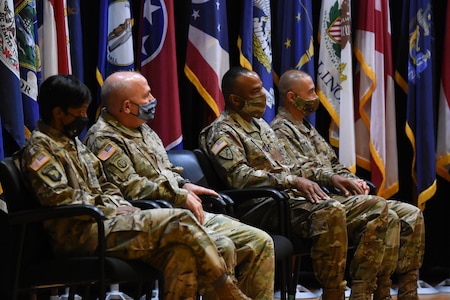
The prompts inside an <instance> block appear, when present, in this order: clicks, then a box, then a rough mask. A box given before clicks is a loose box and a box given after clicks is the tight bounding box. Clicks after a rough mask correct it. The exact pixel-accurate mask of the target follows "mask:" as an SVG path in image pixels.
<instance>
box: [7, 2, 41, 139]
mask: <svg viewBox="0 0 450 300" xmlns="http://www.w3.org/2000/svg"><path fill="white" fill-rule="evenodd" d="M14 4H15V7H16V10H15V19H16V30H17V33H16V34H17V46H18V48H19V49H20V51H19V53H18V57H19V63H20V80H21V88H22V89H21V90H22V101H23V114H24V124H25V132H26V136H28V135H29V134H30V133H31V131H33V130H34V129H35V128H36V121H37V120H38V119H39V107H38V104H37V95H38V89H39V85H40V84H41V82H42V75H41V66H40V61H41V60H40V57H39V42H38V23H37V10H36V1H30V0H28V1H25V0H15V1H14Z"/></svg>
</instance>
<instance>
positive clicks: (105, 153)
mask: <svg viewBox="0 0 450 300" xmlns="http://www.w3.org/2000/svg"><path fill="white" fill-rule="evenodd" d="M116 150H117V147H116V146H114V145H113V144H111V143H108V144H106V146H105V147H104V148H103V149H102V150H101V151H100V152H99V153H98V155H97V157H98V158H100V159H101V160H102V161H105V160H107V159H108V158H110V157H111V155H113V154H114V152H116Z"/></svg>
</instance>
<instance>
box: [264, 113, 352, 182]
mask: <svg viewBox="0 0 450 300" xmlns="http://www.w3.org/2000/svg"><path fill="white" fill-rule="evenodd" d="M270 126H271V127H272V128H273V130H274V131H275V133H276V135H277V137H278V138H279V139H280V141H281V142H282V143H283V144H284V146H285V148H286V150H287V151H288V152H289V153H290V154H291V156H292V157H295V159H296V163H297V164H298V165H299V166H300V167H301V169H302V175H303V177H306V178H308V179H311V180H313V181H316V182H317V183H319V184H321V185H326V186H332V183H331V176H333V175H334V174H339V175H341V176H344V177H347V178H354V179H356V178H357V177H356V176H355V175H354V174H353V173H351V172H350V171H349V170H348V169H347V168H346V167H345V166H344V165H342V164H341V163H339V160H338V158H337V156H336V153H335V152H334V149H333V148H331V146H330V145H329V144H328V143H327V141H325V139H324V138H323V137H322V136H321V135H320V134H319V132H318V131H317V130H316V129H315V128H314V127H313V126H312V125H311V124H310V123H309V122H308V121H307V120H305V119H304V120H303V121H298V120H296V119H295V118H294V117H293V116H292V114H290V113H289V112H288V111H286V110H285V109H284V108H283V107H280V108H279V109H278V114H277V116H276V117H275V119H273V121H272V122H271V124H270Z"/></svg>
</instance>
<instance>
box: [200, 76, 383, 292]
mask: <svg viewBox="0 0 450 300" xmlns="http://www.w3.org/2000/svg"><path fill="white" fill-rule="evenodd" d="M222 92H223V95H224V99H225V104H226V108H225V111H224V112H222V113H221V115H220V116H219V117H218V118H217V119H216V120H215V121H214V122H213V123H212V124H211V125H210V126H207V127H206V128H204V129H203V130H202V132H201V133H200V141H199V143H200V146H201V147H202V148H203V150H205V151H206V152H207V153H208V154H209V157H210V159H211V160H212V162H213V164H214V166H215V168H216V170H217V171H218V173H219V175H220V176H221V177H222V178H223V179H224V180H226V182H227V183H228V184H229V185H230V186H232V187H233V188H243V187H272V188H278V189H282V190H285V191H286V192H287V193H288V194H289V195H290V196H291V200H290V202H291V203H290V204H291V205H290V207H291V224H292V228H291V230H292V231H293V232H294V233H295V234H297V235H298V236H301V237H307V238H311V239H312V242H313V246H312V250H311V256H312V259H313V266H314V272H315V275H316V277H317V279H318V280H319V282H320V283H321V284H322V287H323V294H322V299H333V300H336V299H344V290H343V289H344V287H345V281H344V279H343V278H344V269H345V265H346V255H347V243H348V242H347V231H348V232H349V233H351V236H352V237H353V236H355V237H358V238H359V240H358V241H356V253H355V255H354V256H353V257H352V259H351V262H350V274H352V292H351V296H350V299H364V300H366V299H369V297H370V295H371V292H372V291H373V290H374V289H375V280H376V274H377V273H378V269H379V267H380V264H381V261H382V258H383V253H384V240H385V236H386V230H387V225H388V224H387V205H386V201H385V200H384V199H382V198H378V197H374V196H369V197H365V198H364V199H361V198H359V197H358V196H348V197H345V198H343V199H339V201H338V200H337V199H331V198H330V197H329V196H328V195H327V194H325V192H324V191H323V190H322V189H321V188H320V186H319V185H318V184H317V183H316V182H313V181H311V180H309V179H307V178H305V177H303V174H302V168H301V165H299V164H296V163H295V161H294V159H293V158H292V157H290V156H289V154H288V153H287V152H286V150H285V149H284V147H283V145H282V144H281V142H280V141H279V140H278V139H277V137H276V135H275V132H274V131H273V130H272V128H270V126H269V124H267V122H265V121H264V120H263V119H261V116H262V115H263V113H264V110H265V107H266V101H265V99H266V98H265V94H264V91H263V90H262V82H261V79H260V78H259V76H258V74H256V73H255V72H253V71H250V70H248V69H245V68H241V67H234V68H231V69H230V70H229V71H228V72H227V73H225V75H224V77H223V79H222ZM353 189H355V190H357V191H358V194H359V193H362V192H363V191H362V188H361V187H360V186H359V185H357V184H355V185H354V186H352V190H353ZM269 206H270V202H269V203H268V204H266V205H265V204H264V203H259V204H258V205H257V206H255V208H253V212H252V214H247V215H248V216H255V215H256V217H255V219H254V220H253V221H255V222H256V221H257V220H265V219H266V220H267V222H272V221H273V220H271V218H273V213H272V212H271V210H270V209H269V208H268V207H269ZM256 207H257V208H256ZM243 220H244V221H245V219H243ZM351 242H354V241H351Z"/></svg>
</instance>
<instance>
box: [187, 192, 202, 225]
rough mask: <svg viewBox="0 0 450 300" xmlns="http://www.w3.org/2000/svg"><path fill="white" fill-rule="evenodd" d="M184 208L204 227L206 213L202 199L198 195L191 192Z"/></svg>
mask: <svg viewBox="0 0 450 300" xmlns="http://www.w3.org/2000/svg"><path fill="white" fill-rule="evenodd" d="M184 207H185V208H187V209H189V210H190V211H191V212H192V213H193V214H194V216H195V217H196V218H197V220H198V221H199V222H200V224H202V225H203V222H204V221H205V212H204V211H203V206H202V199H200V198H199V197H198V196H197V195H196V194H194V193H191V192H189V193H188V195H187V198H186V202H185V203H184Z"/></svg>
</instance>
